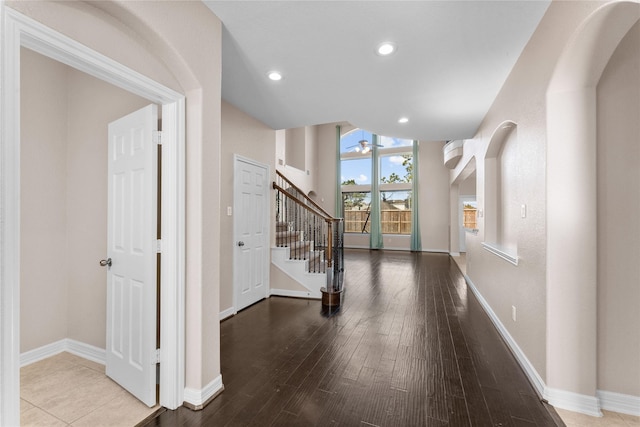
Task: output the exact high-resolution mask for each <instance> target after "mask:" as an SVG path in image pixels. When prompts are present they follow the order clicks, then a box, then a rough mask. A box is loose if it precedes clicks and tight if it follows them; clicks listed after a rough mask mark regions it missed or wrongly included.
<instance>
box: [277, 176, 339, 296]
mask: <svg viewBox="0 0 640 427" xmlns="http://www.w3.org/2000/svg"><path fill="white" fill-rule="evenodd" d="M273 188H274V190H275V192H276V224H275V230H276V233H275V235H276V239H275V247H274V248H272V250H271V255H272V257H271V259H272V263H273V264H275V265H276V266H277V267H278V268H279V269H280V270H282V271H283V272H285V273H286V274H287V275H288V276H289V277H291V278H293V279H294V280H295V281H296V282H297V283H299V284H300V285H301V286H303V287H304V288H306V289H307V290H308V292H307V295H306V296H307V297H310V298H318V299H319V298H321V297H323V291H324V293H325V294H326V293H327V292H341V291H342V276H343V257H342V242H343V238H342V237H343V230H344V228H343V224H344V221H343V220H342V219H336V218H333V217H332V216H331V215H329V214H328V213H327V212H326V211H325V210H324V209H322V208H321V207H320V206H318V205H317V204H316V203H315V202H314V201H313V200H312V199H310V198H309V197H307V195H306V194H305V193H304V192H302V191H301V190H300V189H299V188H298V187H296V186H295V185H294V184H293V183H292V182H291V181H290V180H288V179H287V178H286V177H285V176H284V175H282V174H281V173H280V172H277V181H276V182H274V183H273ZM323 301H324V299H323Z"/></svg>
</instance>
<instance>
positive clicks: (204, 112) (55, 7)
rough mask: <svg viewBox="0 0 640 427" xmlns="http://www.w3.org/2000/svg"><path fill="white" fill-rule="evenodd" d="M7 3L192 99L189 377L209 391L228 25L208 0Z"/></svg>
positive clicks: (215, 347) (216, 334)
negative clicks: (225, 32) (224, 28)
mask: <svg viewBox="0 0 640 427" xmlns="http://www.w3.org/2000/svg"><path fill="white" fill-rule="evenodd" d="M7 5H8V6H9V7H11V8H14V9H16V10H18V11H19V12H21V13H23V14H25V15H27V16H29V17H31V18H33V19H35V20H37V21H40V22H42V23H43V24H44V25H46V26H48V27H50V28H52V29H54V30H56V31H59V32H61V33H62V34H65V35H68V36H69V37H71V38H73V39H75V40H77V41H79V42H81V43H82V44H84V45H86V46H88V47H90V48H92V49H94V50H96V51H97V52H100V53H102V54H104V55H106V56H108V57H110V58H112V59H114V60H116V61H118V62H120V63H121V64H124V65H126V66H128V67H129V68H131V69H133V70H135V71H138V72H140V73H142V74H144V75H146V76H148V77H150V78H152V79H153V80H155V81H157V82H159V83H162V84H164V85H166V86H167V87H170V88H172V89H174V90H176V91H178V92H180V93H183V94H185V96H186V127H187V131H186V163H187V170H186V242H185V245H186V248H185V252H186V263H185V264H186V265H185V269H186V295H185V297H186V355H185V357H186V359H185V365H186V374H185V379H186V387H188V388H190V389H194V390H202V389H204V388H205V386H207V385H208V384H210V383H212V381H214V380H215V379H216V378H218V376H219V375H220V351H219V349H220V330H219V320H218V312H219V295H220V287H219V285H220V255H219V250H220V193H219V192H220V186H219V182H220V102H221V88H220V80H221V70H222V67H221V40H222V24H221V22H220V20H219V19H218V18H217V17H215V16H214V15H213V14H212V13H211V12H210V11H209V10H208V9H207V8H206V6H205V5H204V4H203V3H201V2H129V1H95V2H86V3H85V2H29V1H10V2H7ZM185 23H188V25H185ZM204 261H206V262H204Z"/></svg>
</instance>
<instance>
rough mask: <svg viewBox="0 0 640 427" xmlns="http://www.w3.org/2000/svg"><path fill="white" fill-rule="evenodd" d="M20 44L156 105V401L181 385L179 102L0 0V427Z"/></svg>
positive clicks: (6, 414) (15, 419) (177, 392)
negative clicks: (159, 219)
mask: <svg viewBox="0 0 640 427" xmlns="http://www.w3.org/2000/svg"><path fill="white" fill-rule="evenodd" d="M22 46H24V47H27V48H29V49H31V50H34V51H36V52H38V53H40V54H43V55H45V56H47V57H49V58H52V59H54V60H56V61H59V62H62V63H64V64H67V65H69V66H71V67H73V68H76V69H78V70H80V71H82V72H84V73H87V74H89V75H92V76H94V77H97V78H99V79H101V80H103V81H106V82H107V83H110V84H113V85H115V86H117V87H120V88H122V89H124V90H127V91H129V92H131V93H134V94H136V95H138V96H141V97H143V98H146V99H148V100H149V101H151V102H155V103H158V104H161V105H162V117H163V129H164V130H163V141H162V143H163V151H164V153H163V154H164V155H163V156H162V172H161V173H162V182H163V188H162V190H161V191H162V206H161V209H162V215H163V223H162V240H163V244H162V259H163V262H162V265H161V283H162V288H161V293H162V294H161V307H160V311H161V331H160V334H161V336H160V339H161V343H162V346H161V354H160V357H161V360H162V363H161V364H160V399H159V400H160V404H161V405H162V406H165V407H167V408H169V409H175V408H177V407H178V406H180V405H182V403H183V400H184V383H185V337H184V325H185V295H184V293H185V292H184V289H185V242H184V236H185V233H184V232H185V191H186V190H185V99H184V95H182V94H180V93H178V92H175V91H173V90H171V89H169V88H167V87H165V86H163V85H161V84H159V83H157V82H155V81H153V80H151V79H149V78H148V77H146V76H144V75H142V74H140V73H138V72H136V71H134V70H131V69H129V68H128V67H126V66H124V65H122V64H120V63H118V62H116V61H114V60H111V59H110V58H107V57H106V56H104V55H102V54H100V53H98V52H96V51H94V50H92V49H89V48H88V47H86V46H84V45H82V44H80V43H78V42H76V41H75V40H72V39H71V38H69V37H66V36H64V35H62V34H60V33H58V32H56V31H54V30H52V29H50V28H48V27H46V26H44V25H43V24H41V23H39V22H37V21H35V20H33V19H31V18H29V17H27V16H25V15H22V14H20V13H19V12H16V11H15V10H13V9H11V8H9V7H6V5H5V3H4V1H2V0H0V52H1V55H0V309H1V310H2V313H1V315H0V333H1V334H2V338H1V341H0V342H1V347H0V369H1V371H0V372H1V375H0V425H17V424H19V422H20V255H19V254H20V48H21V47H22Z"/></svg>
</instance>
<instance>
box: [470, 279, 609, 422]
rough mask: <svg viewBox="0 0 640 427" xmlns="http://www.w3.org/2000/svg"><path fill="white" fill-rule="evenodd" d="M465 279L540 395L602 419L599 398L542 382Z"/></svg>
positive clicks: (505, 329) (559, 406)
mask: <svg viewBox="0 0 640 427" xmlns="http://www.w3.org/2000/svg"><path fill="white" fill-rule="evenodd" d="M464 278H465V280H466V282H467V285H468V286H469V288H470V289H471V291H472V292H473V294H474V295H475V296H476V298H477V299H478V301H479V302H480V305H482V308H483V309H484V311H485V312H486V313H487V315H488V316H489V318H490V319H491V322H493V324H494V326H495V327H496V329H497V330H498V333H499V334H500V335H501V336H502V339H504V341H505V342H506V343H507V346H509V348H510V349H511V352H512V353H513V355H514V356H515V358H516V360H517V361H518V363H519V364H520V366H521V367H522V369H523V370H524V372H525V374H526V375H527V377H528V378H529V381H530V382H531V384H532V385H533V387H534V388H535V389H536V392H537V393H538V395H539V396H541V397H542V398H543V399H545V400H547V402H549V404H550V405H552V406H556V407H558V408H562V409H566V410H568V411H573V412H579V413H582V414H586V415H591V416H593V417H601V416H602V412H601V411H600V403H599V399H598V398H597V397H595V396H587V395H584V394H578V393H573V392H570V391H565V390H558V389H553V388H550V387H547V385H546V384H545V382H544V381H543V380H542V377H541V376H540V375H539V374H538V371H536V369H535V368H534V367H533V365H532V364H531V362H530V361H529V359H528V358H527V356H526V355H525V354H524V352H523V351H522V349H521V348H520V346H518V344H517V343H516V341H515V340H514V339H513V337H512V336H511V334H509V331H508V330H507V328H506V327H505V326H504V325H503V324H502V322H501V321H500V319H499V318H498V316H497V315H496V313H495V312H494V311H493V309H492V308H491V306H490V305H489V303H488V302H487V300H486V299H484V297H483V296H482V294H481V293H480V291H479V290H478V288H477V287H476V286H475V285H474V283H473V282H472V281H471V279H470V278H469V276H467V275H465V276H464Z"/></svg>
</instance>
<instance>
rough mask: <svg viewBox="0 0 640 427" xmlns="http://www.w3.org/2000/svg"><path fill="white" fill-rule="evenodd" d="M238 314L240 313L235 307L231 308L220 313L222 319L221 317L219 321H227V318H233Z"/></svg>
mask: <svg viewBox="0 0 640 427" xmlns="http://www.w3.org/2000/svg"><path fill="white" fill-rule="evenodd" d="M237 313H238V312H237V311H236V308H235V307H229V308H227V309H226V310H222V311H221V312H220V317H219V319H220V320H224V319H226V318H227V317H231V316H233V315H235V314H237Z"/></svg>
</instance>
